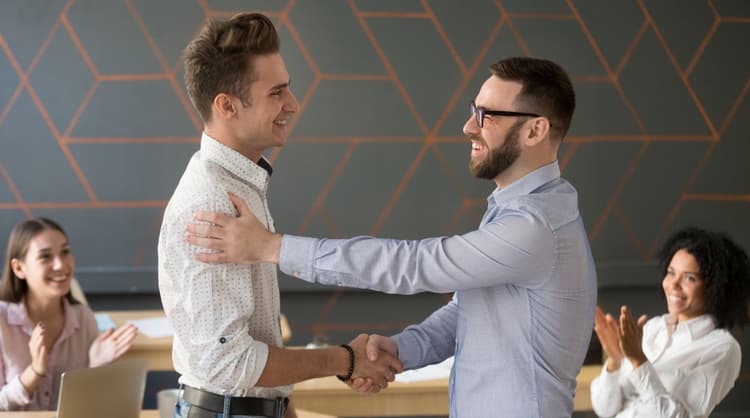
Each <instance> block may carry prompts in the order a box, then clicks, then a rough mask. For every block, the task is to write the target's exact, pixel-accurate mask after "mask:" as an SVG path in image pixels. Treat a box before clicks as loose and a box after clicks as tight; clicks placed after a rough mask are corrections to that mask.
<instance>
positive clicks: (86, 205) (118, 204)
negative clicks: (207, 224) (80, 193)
mask: <svg viewBox="0 0 750 418" xmlns="http://www.w3.org/2000/svg"><path fill="white" fill-rule="evenodd" d="M24 205H25V206H28V207H29V208H31V209H122V208H161V207H165V206H166V205H167V201H166V200H143V201H97V202H33V203H29V202H25V203H24ZM24 205H21V204H17V203H1V204H0V209H23V207H24Z"/></svg>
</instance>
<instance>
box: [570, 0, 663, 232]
mask: <svg viewBox="0 0 750 418" xmlns="http://www.w3.org/2000/svg"><path fill="white" fill-rule="evenodd" d="M566 1H567V3H568V7H570V10H571V11H572V12H573V15H574V16H575V18H576V21H577V22H578V25H579V26H580V27H581V30H582V31H583V34H584V36H585V37H586V39H587V40H588V42H589V44H590V45H591V48H592V49H593V51H594V54H595V55H596V57H597V58H598V59H599V61H600V63H601V64H602V66H603V67H604V70H605V71H606V73H607V75H608V76H609V77H610V78H611V79H612V85H613V86H614V87H615V90H617V92H618V94H619V95H620V97H622V99H623V103H624V104H625V106H626V107H627V108H628V110H629V111H630V114H631V116H632V117H633V119H634V120H635V122H636V124H637V125H638V127H639V128H640V130H641V132H643V133H644V134H647V132H648V131H647V129H646V126H645V124H644V123H643V121H642V120H641V118H640V115H639V114H638V112H637V111H636V109H635V107H634V106H633V104H632V103H631V102H630V100H629V99H628V98H627V96H626V95H625V92H624V90H623V89H622V86H621V85H620V82H619V80H618V78H617V76H616V74H615V73H614V72H613V71H612V68H611V66H610V65H609V63H608V62H607V60H606V58H605V57H604V54H603V53H602V51H601V49H600V48H599V44H598V43H597V42H596V39H595V38H594V36H593V35H592V34H591V32H590V31H589V29H588V27H587V26H586V23H585V22H584V21H583V18H582V17H581V14H580V13H579V11H578V9H577V8H576V6H575V4H574V3H573V1H572V0H566ZM648 145H649V142H648V141H646V142H644V143H643V145H642V146H641V147H640V149H639V151H638V153H637V154H636V156H635V157H634V158H633V159H632V160H631V161H630V163H629V165H628V168H627V170H626V171H625V174H624V175H623V177H622V178H621V179H620V181H619V183H618V184H617V187H616V188H615V190H614V192H613V193H612V195H611V196H610V197H609V200H608V203H607V206H606V207H605V208H604V210H603V211H602V213H601V214H600V215H599V218H598V219H597V221H596V222H595V223H594V227H593V228H592V229H591V232H589V239H590V240H591V241H594V240H595V239H596V237H597V236H598V235H599V233H600V232H601V230H602V228H603V227H604V225H605V223H606V221H607V218H609V215H610V213H611V211H612V209H613V208H614V207H615V205H616V204H617V201H618V199H619V198H620V193H622V190H623V189H624V188H625V185H626V184H627V183H628V181H630V177H631V176H632V174H633V172H634V171H635V168H636V167H637V166H638V164H639V163H640V160H641V158H642V157H643V155H645V153H646V150H647V149H648Z"/></svg>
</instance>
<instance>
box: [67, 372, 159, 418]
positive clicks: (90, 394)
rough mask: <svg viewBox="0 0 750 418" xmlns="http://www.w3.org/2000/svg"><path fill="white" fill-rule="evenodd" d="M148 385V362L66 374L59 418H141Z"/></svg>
mask: <svg viewBox="0 0 750 418" xmlns="http://www.w3.org/2000/svg"><path fill="white" fill-rule="evenodd" d="M145 384H146V361H145V360H119V361H116V362H114V363H112V364H109V365H106V366H101V367H94V368H90V369H79V370H71V371H68V372H65V373H63V374H62V380H61V381H60V397H59V399H58V401H57V418H102V417H108V418H138V417H139V416H140V413H141V404H142V403H143V389H144V386H145Z"/></svg>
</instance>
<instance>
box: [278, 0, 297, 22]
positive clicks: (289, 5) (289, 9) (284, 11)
mask: <svg viewBox="0 0 750 418" xmlns="http://www.w3.org/2000/svg"><path fill="white" fill-rule="evenodd" d="M296 4H297V0H289V1H288V2H287V3H286V6H284V8H283V9H282V10H281V18H282V19H283V20H286V21H288V20H289V13H291V12H292V9H293V8H294V6H295V5H296Z"/></svg>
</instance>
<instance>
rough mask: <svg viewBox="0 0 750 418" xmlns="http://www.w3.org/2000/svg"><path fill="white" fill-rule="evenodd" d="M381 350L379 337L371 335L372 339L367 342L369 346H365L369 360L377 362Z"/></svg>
mask: <svg viewBox="0 0 750 418" xmlns="http://www.w3.org/2000/svg"><path fill="white" fill-rule="evenodd" d="M379 350H380V348H379V347H378V341H377V336H374V335H371V336H370V338H369V339H368V340H367V345H366V346H365V352H366V353H367V358H368V359H369V360H370V361H375V360H377V359H378V351H379Z"/></svg>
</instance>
